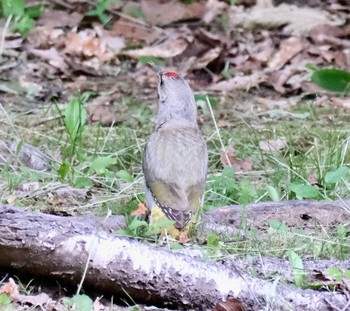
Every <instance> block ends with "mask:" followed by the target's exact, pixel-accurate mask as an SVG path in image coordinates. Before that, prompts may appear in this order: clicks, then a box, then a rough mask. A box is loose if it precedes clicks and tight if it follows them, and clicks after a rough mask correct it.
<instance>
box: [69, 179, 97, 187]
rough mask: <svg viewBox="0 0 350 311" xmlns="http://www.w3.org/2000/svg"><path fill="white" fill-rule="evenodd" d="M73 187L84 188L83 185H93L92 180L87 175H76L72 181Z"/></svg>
mask: <svg viewBox="0 0 350 311" xmlns="http://www.w3.org/2000/svg"><path fill="white" fill-rule="evenodd" d="M74 185H75V187H77V188H85V187H91V186H92V185H93V182H92V180H91V179H90V178H88V177H78V178H77V179H76V180H75V183H74Z"/></svg>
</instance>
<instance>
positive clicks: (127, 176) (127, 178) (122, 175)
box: [116, 170, 134, 182]
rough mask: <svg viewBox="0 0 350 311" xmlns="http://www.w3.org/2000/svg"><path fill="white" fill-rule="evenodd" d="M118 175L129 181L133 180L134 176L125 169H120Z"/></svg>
mask: <svg viewBox="0 0 350 311" xmlns="http://www.w3.org/2000/svg"><path fill="white" fill-rule="evenodd" d="M116 176H117V177H119V178H120V179H123V180H125V181H127V182H133V181H134V178H133V177H132V176H131V175H130V174H129V172H128V171H125V170H120V171H118V172H117V173H116Z"/></svg>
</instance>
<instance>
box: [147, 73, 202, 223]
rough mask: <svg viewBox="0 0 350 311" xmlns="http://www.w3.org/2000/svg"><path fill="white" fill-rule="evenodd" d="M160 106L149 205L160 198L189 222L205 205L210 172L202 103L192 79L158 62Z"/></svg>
mask: <svg viewBox="0 0 350 311" xmlns="http://www.w3.org/2000/svg"><path fill="white" fill-rule="evenodd" d="M155 70H156V72H157V73H158V75H159V85H158V94H159V109H158V115H157V119H156V126H155V131H154V132H153V133H152V134H151V136H150V137H149V139H148V142H147V145H146V148H145V153H144V158H143V172H144V176H145V184H146V205H147V208H149V209H151V208H152V207H153V206H154V205H155V204H157V205H158V206H159V207H160V208H161V209H162V211H163V212H164V214H165V215H166V216H167V217H168V218H170V219H172V220H175V221H176V223H175V226H176V227H177V228H183V227H184V226H185V224H186V223H187V222H188V221H189V219H190V217H191V214H195V212H196V211H197V210H198V208H199V207H200V205H201V201H202V198H203V194H204V187H205V182H206V176H207V164H208V155H207V146H206V143H205V140H204V138H203V136H202V134H201V132H200V130H199V128H198V125H197V122H196V116H197V109H196V104H195V101H194V96H193V92H192V90H191V88H190V87H189V85H188V83H187V82H186V81H185V80H184V79H183V78H182V77H180V76H179V75H177V74H175V73H163V72H162V71H161V70H160V69H159V68H158V67H156V69H155Z"/></svg>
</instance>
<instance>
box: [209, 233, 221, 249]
mask: <svg viewBox="0 0 350 311" xmlns="http://www.w3.org/2000/svg"><path fill="white" fill-rule="evenodd" d="M219 242H220V238H219V236H218V235H217V234H215V233H209V234H208V236H207V245H208V246H209V247H218V246H219Z"/></svg>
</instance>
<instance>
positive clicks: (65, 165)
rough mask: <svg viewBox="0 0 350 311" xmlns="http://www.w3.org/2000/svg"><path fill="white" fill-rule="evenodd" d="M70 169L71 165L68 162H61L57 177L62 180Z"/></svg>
mask: <svg viewBox="0 0 350 311" xmlns="http://www.w3.org/2000/svg"><path fill="white" fill-rule="evenodd" d="M70 169H71V165H70V164H69V163H68V162H63V163H62V164H61V166H60V168H59V169H58V175H59V176H60V177H61V178H62V179H64V178H66V176H67V175H68V173H69V171H70Z"/></svg>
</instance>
